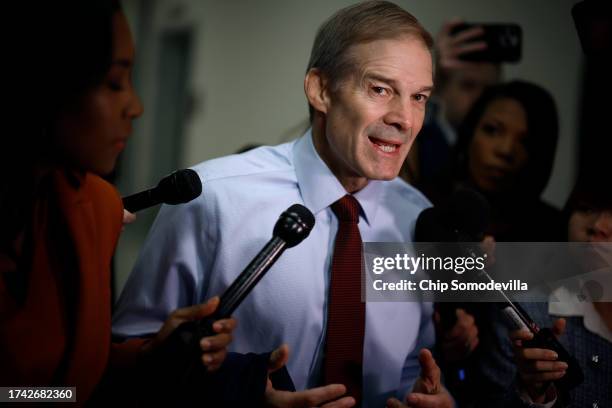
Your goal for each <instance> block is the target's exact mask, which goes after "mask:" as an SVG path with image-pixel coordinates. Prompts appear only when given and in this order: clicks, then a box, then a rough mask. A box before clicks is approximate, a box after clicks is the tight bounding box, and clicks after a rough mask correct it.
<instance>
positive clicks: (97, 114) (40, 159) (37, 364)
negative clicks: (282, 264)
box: [0, 0, 235, 403]
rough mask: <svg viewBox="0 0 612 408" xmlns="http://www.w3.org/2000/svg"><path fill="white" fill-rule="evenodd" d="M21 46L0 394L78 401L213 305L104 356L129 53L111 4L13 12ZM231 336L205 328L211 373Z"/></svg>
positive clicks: (9, 182) (2, 237)
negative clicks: (36, 392) (49, 389)
mask: <svg viewBox="0 0 612 408" xmlns="http://www.w3.org/2000/svg"><path fill="white" fill-rule="evenodd" d="M20 6H25V8H24V9H23V10H22V11H23V13H24V14H23V15H27V16H28V18H29V19H30V20H32V21H31V23H33V24H31V25H29V27H30V28H32V29H33V30H34V32H35V34H36V35H35V36H34V38H35V41H34V42H31V43H29V42H28V41H26V40H25V39H23V38H18V39H17V40H16V41H17V43H18V44H19V45H21V47H20V48H21V49H20V51H21V52H20V53H18V54H17V55H15V56H14V58H15V60H14V62H13V64H12V65H16V68H17V69H16V72H15V73H14V76H13V77H11V80H14V81H15V83H16V84H18V85H19V86H20V89H19V90H20V92H19V94H18V95H16V96H15V98H14V100H13V102H14V104H15V105H16V106H27V107H28V110H27V117H26V118H21V117H19V116H15V117H13V118H12V119H17V122H18V124H19V126H20V128H21V129H22V130H23V132H22V133H21V134H20V135H8V137H5V140H4V141H3V148H2V150H1V152H0V155H1V156H0V386H76V399H77V402H78V403H84V402H85V401H87V400H88V399H89V398H90V397H91V395H92V393H93V392H94V389H95V388H96V386H97V384H98V383H99V382H100V381H101V379H102V376H103V374H104V372H105V371H106V370H107V368H122V369H124V370H125V369H126V368H128V367H134V365H135V363H136V362H137V361H138V360H139V359H140V358H142V357H143V356H145V355H147V354H148V353H149V352H150V351H151V350H154V349H155V348H156V346H158V345H159V344H161V343H162V342H163V341H164V339H165V338H166V337H167V336H168V335H169V334H170V332H172V330H173V329H174V328H175V327H176V326H178V324H180V323H181V322H182V321H185V320H189V319H198V318H202V317H204V316H206V315H208V314H210V313H212V312H213V310H214V309H215V307H216V305H217V303H218V299H213V300H211V301H209V302H208V303H206V304H203V305H198V306H194V307H191V308H186V309H180V310H177V311H176V312H175V313H174V314H173V315H172V316H171V317H170V318H169V319H168V321H167V322H166V323H165V325H164V326H163V327H162V328H161V330H160V332H159V333H158V334H157V336H156V337H155V338H154V339H152V340H148V341H145V340H132V341H128V342H125V343H122V344H114V345H112V346H111V334H110V328H111V320H110V313H111V293H110V282H111V280H110V279H111V278H110V265H111V258H112V255H113V252H114V250H115V246H116V245H117V240H118V237H119V233H120V231H121V227H122V218H123V206H122V202H121V198H120V196H119V194H118V192H117V191H116V190H115V188H114V187H113V186H111V185H110V184H108V183H107V182H105V181H104V180H103V179H102V178H100V177H99V176H102V175H107V174H109V173H110V172H112V170H113V169H114V167H115V163H116V160H117V156H118V155H119V153H120V152H121V151H122V150H123V148H124V147H125V143H126V141H127V139H128V137H129V135H130V133H131V130H132V128H131V127H132V120H133V119H136V118H137V117H138V116H140V115H141V114H142V111H143V108H142V105H141V102H140V100H139V98H138V96H137V95H136V93H135V91H134V88H133V85H132V80H131V73H132V64H133V60H134V46H133V42H132V37H131V34H130V30H129V27H128V24H127V21H126V19H125V16H124V15H123V13H122V12H121V10H120V7H119V4H118V2H117V1H113V0H88V1H82V0H58V1H53V2H34V3H33V4H29V2H27V1H26V2H21V3H20ZM234 326H235V321H234V320H232V319H227V320H222V321H219V322H216V323H215V326H214V327H215V330H216V332H217V333H218V334H217V335H215V336H212V337H209V338H207V339H206V340H207V341H206V343H204V342H203V343H202V344H203V346H202V360H203V362H204V363H205V364H206V365H207V366H208V369H209V370H214V369H216V368H218V367H219V366H220V364H221V362H222V361H223V359H224V358H225V354H226V346H227V344H228V343H229V342H230V340H231V331H232V329H233V327H234Z"/></svg>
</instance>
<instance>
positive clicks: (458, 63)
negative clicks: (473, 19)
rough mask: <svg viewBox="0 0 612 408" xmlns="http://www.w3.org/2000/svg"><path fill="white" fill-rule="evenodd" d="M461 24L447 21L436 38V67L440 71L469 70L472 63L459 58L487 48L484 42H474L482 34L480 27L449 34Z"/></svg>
mask: <svg viewBox="0 0 612 408" xmlns="http://www.w3.org/2000/svg"><path fill="white" fill-rule="evenodd" d="M462 23H463V21H462V20H460V19H453V20H450V21H447V22H446V23H444V25H443V26H442V29H441V30H440V32H439V33H438V35H437V36H436V42H435V48H436V52H437V61H438V67H439V68H440V69H442V70H446V71H452V70H456V69H461V68H469V67H470V66H472V65H473V64H474V63H470V62H469V61H463V60H462V59H461V58H460V57H461V56H462V55H465V54H469V53H471V52H474V51H482V50H484V49H486V48H487V43H486V42H485V41H474V40H475V39H477V38H479V37H482V35H483V34H484V30H483V29H482V27H472V28H468V29H467V30H463V31H459V32H458V33H455V34H451V32H452V31H453V28H455V27H456V26H458V25H460V24H462Z"/></svg>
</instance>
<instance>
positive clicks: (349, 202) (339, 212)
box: [331, 194, 359, 224]
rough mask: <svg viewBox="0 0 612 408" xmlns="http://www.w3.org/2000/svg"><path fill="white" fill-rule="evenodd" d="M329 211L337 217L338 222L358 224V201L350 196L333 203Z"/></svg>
mask: <svg viewBox="0 0 612 408" xmlns="http://www.w3.org/2000/svg"><path fill="white" fill-rule="evenodd" d="M331 209H332V211H333V212H334V214H336V217H338V221H340V222H352V223H355V224H358V223H359V201H357V199H356V198H355V197H353V196H352V195H350V194H347V195H345V196H344V197H342V198H341V199H339V200H338V201H336V202H335V203H333V204H332V205H331Z"/></svg>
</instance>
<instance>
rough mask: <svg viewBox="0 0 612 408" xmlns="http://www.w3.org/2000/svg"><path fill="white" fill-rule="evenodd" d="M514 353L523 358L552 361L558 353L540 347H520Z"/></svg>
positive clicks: (557, 356) (556, 357)
mask: <svg viewBox="0 0 612 408" xmlns="http://www.w3.org/2000/svg"><path fill="white" fill-rule="evenodd" d="M516 354H517V356H519V357H521V358H523V359H525V360H546V361H554V360H556V359H558V358H559V355H558V354H557V353H556V352H554V351H553V350H548V349H541V348H521V349H518V350H517V351H516Z"/></svg>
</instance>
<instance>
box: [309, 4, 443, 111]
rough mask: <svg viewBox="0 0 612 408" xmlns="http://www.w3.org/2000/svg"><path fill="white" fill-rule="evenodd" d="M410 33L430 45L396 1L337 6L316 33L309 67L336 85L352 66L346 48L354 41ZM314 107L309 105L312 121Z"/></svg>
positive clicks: (425, 34)
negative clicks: (338, 8)
mask: <svg viewBox="0 0 612 408" xmlns="http://www.w3.org/2000/svg"><path fill="white" fill-rule="evenodd" d="M402 36H413V37H414V38H417V39H419V40H421V41H422V42H423V45H425V46H426V47H427V49H431V48H432V46H433V39H432V37H431V35H430V34H429V33H428V32H427V30H425V28H423V26H422V25H421V23H419V21H418V20H417V19H416V18H415V17H414V16H413V15H412V14H410V13H409V12H407V11H406V10H404V9H403V8H401V7H400V6H398V5H397V4H394V3H391V2H388V1H382V0H372V1H365V2H362V3H358V4H354V5H352V6H349V7H345V8H343V9H341V10H338V11H337V12H336V13H335V14H334V15H333V16H331V17H330V18H329V19H328V20H327V21H325V22H324V23H323V24H322V25H321V27H319V30H318V31H317V35H316V37H315V41H314V44H313V46H312V52H311V53H310V61H308V68H307V70H306V72H308V71H310V69H311V68H317V69H319V70H320V71H321V73H322V74H323V75H325V77H326V78H327V80H328V81H330V84H331V85H332V86H333V85H337V84H338V82H339V80H340V79H342V78H344V77H345V75H347V74H348V73H349V72H351V71H352V69H354V67H355V62H354V61H353V60H352V58H351V57H350V55H349V53H348V50H349V48H351V47H352V46H353V45H357V44H363V43H367V42H371V41H376V40H388V39H395V38H399V37H402ZM312 116H313V108H312V106H311V107H310V117H311V121H312Z"/></svg>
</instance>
